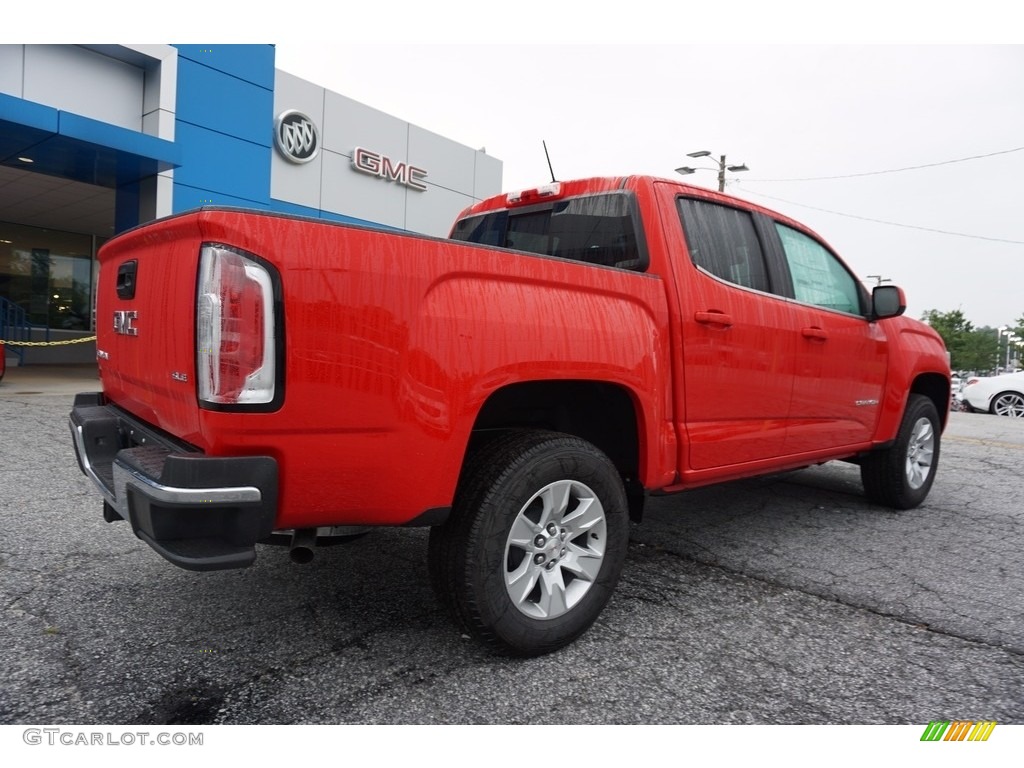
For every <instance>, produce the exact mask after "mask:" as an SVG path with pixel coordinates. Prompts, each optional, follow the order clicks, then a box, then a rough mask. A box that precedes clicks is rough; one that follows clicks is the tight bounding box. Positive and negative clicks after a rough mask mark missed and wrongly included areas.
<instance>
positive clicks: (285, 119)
mask: <svg viewBox="0 0 1024 768" xmlns="http://www.w3.org/2000/svg"><path fill="white" fill-rule="evenodd" d="M274 144H275V145H277V151H278V152H280V153H281V154H282V155H283V156H284V159H285V160H290V161H291V162H293V163H308V162H309V161H310V160H312V159H313V158H314V157H316V156H317V153H318V152H319V151H320V132H319V131H317V129H316V125H315V124H314V123H313V121H312V120H310V119H309V116H308V115H304V114H302V113H301V112H298V111H296V110H294V109H290V110H288V111H287V112H282V113H281V114H280V115H278V116H277V120H276V121H275V122H274Z"/></svg>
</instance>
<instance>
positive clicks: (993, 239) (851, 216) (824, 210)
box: [745, 189, 1024, 245]
mask: <svg viewBox="0 0 1024 768" xmlns="http://www.w3.org/2000/svg"><path fill="white" fill-rule="evenodd" d="M745 191H746V192H749V193H750V194H752V195H757V196H758V197H766V198H768V199H769V200H777V201H778V202H780V203H787V204H789V205H796V206H799V207H800V208H810V209H811V210H812V211H821V212H822V213H831V214H833V215H835V216H845V217H846V218H848V219H859V220H860V221H870V222H874V223H875V224H888V225H889V226H891V227H903V228H904V229H918V230H921V231H922V232H935V233H937V234H940V235H953V236H954V237H967V238H970V239H972V240H988V241H990V242H993V243H1011V244H1013V245H1024V240H1006V239H1004V238H1001V237H985V236H984V235H968V234H965V233H963V232H949V231H948V230H945V229H932V228H931V227H918V226H915V225H913V224H901V223H899V222H898V221H886V220H884V219H872V218H869V217H867V216H857V215H855V214H852V213H843V212H842V211H832V210H829V209H828V208H817V207H815V206H813V205H806V204H804V203H797V202H794V201H792V200H784V199H783V198H781V197H773V196H772V195H766V194H764V193H763V192H755V191H753V190H750V189H747V190H745Z"/></svg>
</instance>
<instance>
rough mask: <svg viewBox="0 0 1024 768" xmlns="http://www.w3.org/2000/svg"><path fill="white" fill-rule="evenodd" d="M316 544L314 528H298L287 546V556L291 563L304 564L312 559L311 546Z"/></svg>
mask: <svg viewBox="0 0 1024 768" xmlns="http://www.w3.org/2000/svg"><path fill="white" fill-rule="evenodd" d="M315 546H316V528H298V529H296V530H295V532H294V533H293V534H292V543H291V546H289V548H288V556H289V557H290V558H291V559H292V562H293V563H299V564H300V565H305V564H306V563H308V562H310V561H311V560H312V559H313V555H314V552H313V548H314V547H315Z"/></svg>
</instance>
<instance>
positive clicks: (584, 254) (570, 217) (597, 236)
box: [451, 192, 646, 270]
mask: <svg viewBox="0 0 1024 768" xmlns="http://www.w3.org/2000/svg"><path fill="white" fill-rule="evenodd" d="M451 238H452V239H453V240H462V241H464V242H468V243H478V244H480V245H492V246H497V247H499V248H514V249H516V250H519V251H529V252H530V253H537V254H541V255H544V256H557V257H558V258H562V259H572V260H573V261H583V262H586V263H588V264H601V265H603V266H606V267H618V268H619V269H635V270H641V269H643V268H644V267H645V266H646V259H644V258H643V255H642V249H641V245H640V242H639V239H638V237H637V227H636V216H635V205H634V200H633V195H632V194H631V193H628V192H616V193H612V194H607V195H593V196H590V197H576V198H572V199H570V200H558V201H555V202H553V203H551V204H547V205H543V206H531V207H530V208H528V209H524V210H521V211H517V210H515V209H512V210H504V211H494V212H491V213H486V214H482V215H480V216H472V217H470V218H466V219H462V220H461V221H458V222H456V224H455V228H454V230H453V231H452V235H451Z"/></svg>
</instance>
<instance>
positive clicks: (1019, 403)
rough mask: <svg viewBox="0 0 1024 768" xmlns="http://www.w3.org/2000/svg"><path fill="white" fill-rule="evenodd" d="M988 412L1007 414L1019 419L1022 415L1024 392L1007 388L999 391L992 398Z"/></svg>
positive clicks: (1023, 414)
mask: <svg viewBox="0 0 1024 768" xmlns="http://www.w3.org/2000/svg"><path fill="white" fill-rule="evenodd" d="M988 410H989V412H990V413H992V414H994V415H996V416H1009V417H1010V418H1014V419H1019V418H1022V417H1024V394H1021V393H1020V392H1014V391H1012V390H1007V391H1006V392H1000V393H999V394H998V395H996V396H995V397H993V398H992V402H991V404H990V405H989V407H988Z"/></svg>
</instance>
